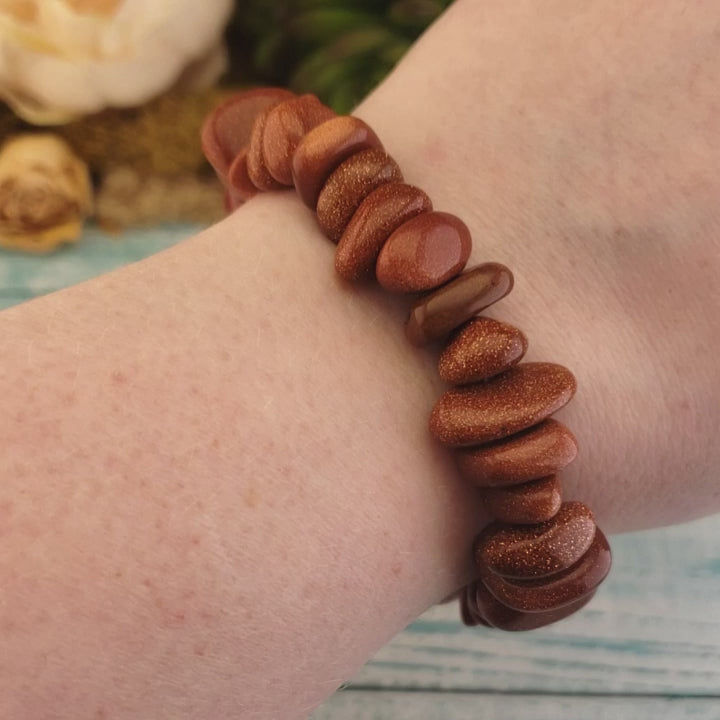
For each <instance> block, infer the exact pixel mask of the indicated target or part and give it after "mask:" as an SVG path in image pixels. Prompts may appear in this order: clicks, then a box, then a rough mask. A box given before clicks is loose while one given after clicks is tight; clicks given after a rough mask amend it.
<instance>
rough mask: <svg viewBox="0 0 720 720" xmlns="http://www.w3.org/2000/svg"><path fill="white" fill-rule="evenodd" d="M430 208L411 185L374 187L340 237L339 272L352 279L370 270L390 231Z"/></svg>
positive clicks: (427, 198) (418, 191)
mask: <svg viewBox="0 0 720 720" xmlns="http://www.w3.org/2000/svg"><path fill="white" fill-rule="evenodd" d="M430 210H432V203H431V202H430V198H429V197H428V196H427V195H426V194H425V193H424V192H423V191H422V190H420V189H419V188H416V187H413V186H412V185H406V184H405V183H389V184H386V185H381V186H380V187H378V188H377V189H376V190H373V192H371V193H370V194H369V195H368V196H367V197H366V198H365V199H364V200H363V201H362V203H361V204H360V207H358V209H357V210H356V211H355V214H354V215H353V216H352V218H351V219H350V222H349V223H348V225H347V227H346V228H345V231H344V232H343V234H342V237H341V238H340V242H339V243H338V247H337V251H336V252H335V270H336V271H337V273H338V275H340V277H342V278H344V279H345V280H350V281H353V280H360V279H361V278H363V277H366V276H368V275H370V274H372V272H373V270H374V269H375V262H376V260H377V256H378V255H379V254H380V250H382V246H383V245H384V244H385V241H386V240H387V239H388V238H389V237H390V235H391V234H392V233H393V231H394V230H396V229H397V228H398V227H400V225H402V224H403V223H405V222H407V221H408V220H410V219H411V218H413V217H415V216H416V215H419V214H420V213H423V212H429V211H430Z"/></svg>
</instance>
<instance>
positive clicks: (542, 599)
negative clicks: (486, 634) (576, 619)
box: [482, 528, 612, 612]
mask: <svg viewBox="0 0 720 720" xmlns="http://www.w3.org/2000/svg"><path fill="white" fill-rule="evenodd" d="M611 564H612V555H611V553H610V545H609V544H608V541H607V538H606V537H605V535H603V533H602V531H601V530H600V529H599V528H597V529H596V530H595V537H594V538H593V541H592V544H591V545H590V548H589V549H588V551H587V552H586V553H585V554H584V555H583V556H582V557H581V558H580V560H578V561H577V562H576V563H575V564H574V565H573V566H572V567H570V568H568V569H567V570H564V571H563V572H560V573H558V574H557V575H553V576H552V577H550V578H541V579H539V580H508V579H507V578H503V577H500V576H499V575H494V574H487V575H483V578H482V579H483V582H484V583H485V586H486V587H487V589H488V590H490V592H491V593H492V594H493V595H494V596H495V597H496V598H497V599H498V600H499V601H500V602H501V603H503V604H504V605H507V606H508V607H510V608H512V609H513V610H520V611H522V612H545V611H548V610H557V609H558V608H561V607H564V606H565V605H569V604H571V603H575V602H577V601H578V600H580V599H582V598H583V597H585V596H586V595H587V594H588V593H590V592H592V591H593V590H595V588H596V587H597V586H598V585H599V584H600V583H601V582H602V581H603V580H604V579H605V576H606V575H607V574H608V572H609V571H610V565H611Z"/></svg>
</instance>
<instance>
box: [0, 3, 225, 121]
mask: <svg viewBox="0 0 720 720" xmlns="http://www.w3.org/2000/svg"><path fill="white" fill-rule="evenodd" d="M232 4H233V1H232V0H0V98H2V99H4V100H5V101H6V102H7V103H8V104H9V105H10V106H11V107H12V108H13V110H15V112H16V113H17V114H18V115H20V116H21V117H23V118H25V119H26V120H28V121H30V122H33V123H36V124H52V123H59V122H66V121H67V120H70V119H72V118H73V117H76V116H78V115H86V114H88V113H93V112H97V111H99V110H102V109H103V108H105V107H109V106H111V107H129V106H134V105H140V104H142V103H144V102H146V101H147V100H149V99H150V98H152V97H154V96H155V95H157V94H159V93H161V92H162V91H164V90H166V89H167V88H168V87H170V86H171V85H173V84H174V83H175V81H176V80H177V79H178V78H179V77H180V75H181V73H183V71H185V70H187V69H188V68H190V66H192V65H193V64H195V63H202V62H203V61H204V60H207V59H210V64H211V65H212V67H213V69H214V70H215V71H219V70H221V69H222V63H220V64H219V63H218V53H221V52H222V44H221V36H222V32H223V29H224V27H225V24H226V23H227V20H228V17H229V15H230V11H231V10H232ZM217 74H218V73H217V72H215V73H214V76H216V75H217ZM199 75H200V76H202V77H203V79H204V80H205V81H208V80H209V78H208V74H207V73H200V74H199ZM197 76H198V75H197V74H196V77H197ZM214 76H213V78H212V79H214Z"/></svg>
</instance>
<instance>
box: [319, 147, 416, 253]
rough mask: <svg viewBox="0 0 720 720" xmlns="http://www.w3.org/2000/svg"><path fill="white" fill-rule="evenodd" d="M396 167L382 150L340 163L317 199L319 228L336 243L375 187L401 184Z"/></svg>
mask: <svg viewBox="0 0 720 720" xmlns="http://www.w3.org/2000/svg"><path fill="white" fill-rule="evenodd" d="M402 179H403V177H402V173H401V172H400V168H399V167H398V165H397V163H396V162H395V161H394V160H393V159H392V158H391V157H390V156H389V155H388V154H387V153H386V152H384V151H382V150H375V149H372V148H371V149H370V150H362V151H361V152H359V153H355V154H354V155H351V156H350V157H349V158H348V159H347V160H345V161H344V162H343V163H341V164H340V165H339V166H338V168H337V169H336V170H334V171H333V173H332V174H331V175H330V177H329V178H328V179H327V181H326V183H325V184H324V185H323V188H322V190H321V191H320V195H319V196H318V201H317V207H316V210H315V212H316V213H317V219H318V224H319V225H320V228H321V229H322V231H323V232H324V233H325V235H326V236H327V237H329V238H330V239H331V240H333V241H335V242H337V241H338V240H339V239H340V237H341V236H342V234H343V232H344V231H345V228H346V227H347V225H348V223H349V222H350V219H351V218H352V216H353V214H354V213H355V211H356V210H357V209H358V207H359V206H360V203H362V201H363V200H364V199H365V198H366V197H367V196H368V195H369V194H370V193H371V192H372V191H373V190H375V189H376V188H377V187H379V186H381V185H386V184H388V183H398V182H402Z"/></svg>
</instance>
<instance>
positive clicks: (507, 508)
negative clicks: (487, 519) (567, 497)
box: [482, 475, 562, 525]
mask: <svg viewBox="0 0 720 720" xmlns="http://www.w3.org/2000/svg"><path fill="white" fill-rule="evenodd" d="M482 498H483V502H484V503H485V507H486V508H487V509H488V512H489V513H490V514H491V515H492V516H493V517H494V518H495V519H496V520H499V521H500V522H505V523H512V524H515V525H534V524H537V523H541V522H546V521H547V520H550V519H551V518H552V517H553V516H555V515H556V514H557V512H558V510H560V505H561V504H562V488H561V485H560V478H559V477H558V476H557V475H550V476H549V477H546V478H541V479H540V480H532V481H531V482H527V483H523V484H522V485H512V486H510V487H501V488H485V490H483V493H482Z"/></svg>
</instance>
